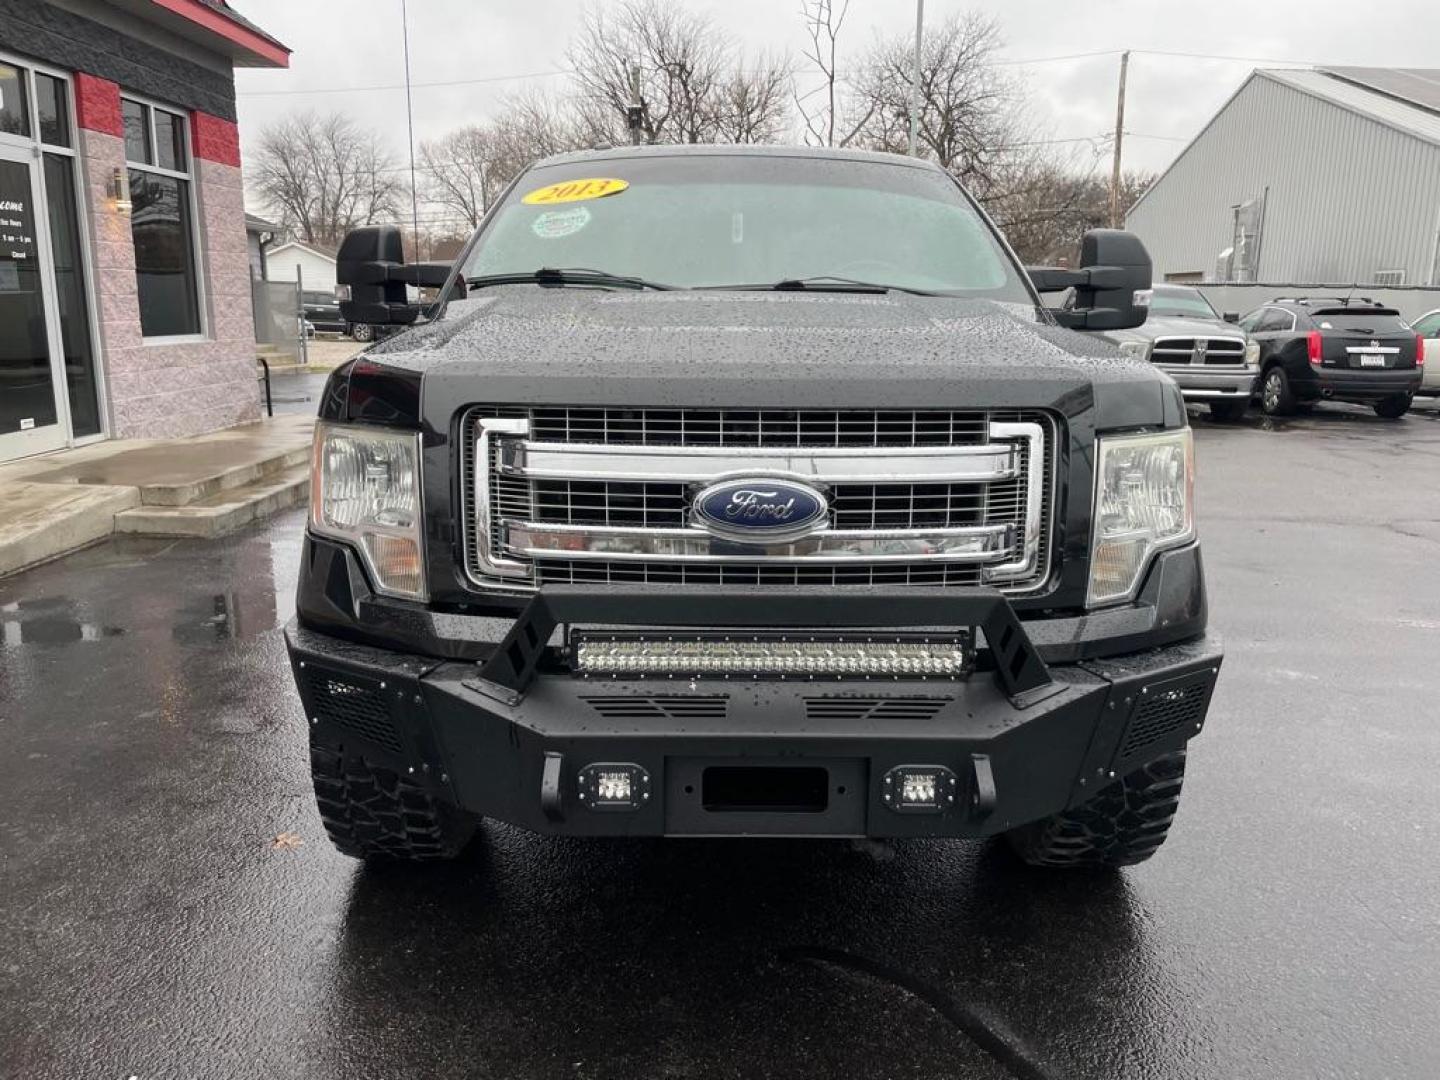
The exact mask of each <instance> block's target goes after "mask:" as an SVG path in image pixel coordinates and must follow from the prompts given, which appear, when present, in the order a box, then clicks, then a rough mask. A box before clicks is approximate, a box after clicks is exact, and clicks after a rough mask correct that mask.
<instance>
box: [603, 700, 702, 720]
mask: <svg viewBox="0 0 1440 1080" xmlns="http://www.w3.org/2000/svg"><path fill="white" fill-rule="evenodd" d="M580 700H581V701H583V702H585V703H586V704H587V705H589V706H590V707H591V708H592V709H594V710H595V711H596V712H597V713H599V714H600V715H601V716H603V717H604V718H605V719H606V720H723V719H725V714H726V710H727V707H728V705H729V700H728V699H727V698H724V697H720V696H711V697H702V696H699V695H679V694H677V695H673V696H668V697H619V696H617V697H584V698H581V699H580Z"/></svg>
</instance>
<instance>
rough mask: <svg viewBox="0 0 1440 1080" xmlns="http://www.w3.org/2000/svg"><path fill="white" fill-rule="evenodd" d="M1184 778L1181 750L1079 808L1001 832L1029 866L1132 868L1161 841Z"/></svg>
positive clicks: (1153, 763)
mask: <svg viewBox="0 0 1440 1080" xmlns="http://www.w3.org/2000/svg"><path fill="white" fill-rule="evenodd" d="M1184 778H1185V751H1183V750H1181V751H1179V752H1177V753H1174V754H1165V755H1164V756H1162V757H1158V758H1156V759H1155V760H1153V761H1150V762H1147V763H1146V764H1144V765H1142V766H1141V767H1140V768H1138V769H1136V770H1135V771H1134V772H1131V773H1128V774H1127V775H1125V776H1123V777H1121V778H1120V779H1119V780H1116V781H1115V782H1114V783H1113V784H1109V785H1107V786H1106V787H1104V788H1102V789H1101V790H1100V791H1099V792H1098V793H1097V794H1096V795H1095V797H1094V798H1093V799H1091V800H1090V801H1089V802H1087V803H1084V804H1083V805H1081V806H1077V807H1074V808H1072V809H1070V810H1066V811H1063V812H1062V813H1059V814H1054V815H1052V816H1051V817H1048V818H1042V819H1041V820H1040V821H1035V822H1032V823H1030V824H1029V825H1022V826H1021V827H1020V828H1018V829H1012V830H1010V831H1009V832H1007V833H1006V834H1005V839H1006V840H1007V841H1008V842H1009V844H1010V847H1011V848H1012V849H1013V850H1014V851H1015V853H1016V854H1017V855H1019V856H1020V858H1021V859H1023V860H1024V861H1025V862H1027V863H1029V864H1030V865H1031V866H1051V867H1071V868H1074V867H1096V866H1134V865H1135V864H1136V863H1141V862H1144V861H1145V860H1146V859H1148V858H1150V856H1151V855H1154V854H1155V852H1156V851H1157V850H1158V849H1159V847H1160V845H1161V844H1163V843H1164V842H1165V835H1166V833H1168V832H1169V830H1170V823H1171V822H1172V821H1174V820H1175V811H1176V810H1178V809H1179V808H1180V785H1181V783H1182V782H1183V780H1184Z"/></svg>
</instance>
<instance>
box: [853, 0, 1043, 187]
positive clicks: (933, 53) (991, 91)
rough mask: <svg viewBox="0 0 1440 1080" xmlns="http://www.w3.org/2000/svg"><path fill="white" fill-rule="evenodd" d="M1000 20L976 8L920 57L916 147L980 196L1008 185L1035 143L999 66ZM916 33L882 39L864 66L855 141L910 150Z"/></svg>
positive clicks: (928, 41)
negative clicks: (996, 56) (914, 40)
mask: <svg viewBox="0 0 1440 1080" xmlns="http://www.w3.org/2000/svg"><path fill="white" fill-rule="evenodd" d="M1000 46H1001V40H1000V30H999V24H998V23H996V21H995V20H994V19H992V18H990V17H987V16H983V15H979V14H976V13H973V12H972V13H968V14H962V15H954V16H951V17H950V18H949V19H947V20H945V21H944V22H943V23H941V24H940V25H939V26H937V27H935V28H934V29H932V30H930V31H929V32H928V33H927V34H926V36H925V40H924V43H923V46H922V49H921V56H920V116H919V130H918V135H917V145H918V147H919V148H920V150H921V151H922V152H923V153H924V154H925V156H927V157H929V158H931V159H932V160H934V161H936V162H938V163H939V164H940V165H941V166H942V167H943V168H945V169H946V170H948V171H949V172H951V173H953V174H954V175H955V176H956V177H958V178H959V179H960V180H961V181H962V182H963V183H964V184H965V185H966V186H967V187H968V188H969V189H970V190H971V191H972V192H974V193H975V194H976V196H977V197H978V198H980V199H981V200H982V201H984V200H987V199H989V198H993V197H998V196H999V195H1001V194H1003V192H1004V191H1005V190H1006V189H1007V187H1008V186H1009V184H1010V182H1011V181H1012V180H1013V177H1012V176H1011V175H1010V174H1011V173H1012V172H1014V171H1015V169H1016V167H1017V166H1020V165H1023V164H1026V163H1027V162H1026V159H1027V158H1031V157H1033V154H1029V153H1026V151H1028V150H1030V149H1031V148H1032V147H1033V143H1032V142H1031V141H1030V139H1029V133H1028V131H1027V126H1026V122H1025V118H1024V117H1025V110H1024V97H1023V94H1022V92H1021V87H1020V84H1019V83H1018V82H1017V81H1015V80H1014V79H1012V78H1011V77H1009V76H1007V75H1005V74H1003V73H1002V72H1001V71H1000V70H999V69H998V68H997V67H996V66H995V64H994V62H993V60H994V54H995V52H996V50H998V49H999V48H1000ZM912 49H913V45H912V39H911V38H909V37H908V36H901V37H892V38H886V39H882V40H880V41H877V42H876V43H875V44H874V46H872V48H871V50H870V52H869V54H868V55H867V56H866V57H865V58H864V60H863V61H862V63H861V64H860V71H859V77H858V80H857V83H856V86H855V95H854V97H855V100H854V102H853V104H852V110H853V111H854V112H855V113H856V116H855V117H854V118H853V119H854V121H855V122H856V123H858V126H859V129H860V130H859V133H858V135H857V137H856V140H855V141H856V142H857V143H858V144H860V145H862V146H866V147H869V148H870V149H875V150H888V151H890V152H892V153H905V151H906V148H907V142H908V137H909V125H910V118H909V116H910V82H911V74H912V64H913V52H912Z"/></svg>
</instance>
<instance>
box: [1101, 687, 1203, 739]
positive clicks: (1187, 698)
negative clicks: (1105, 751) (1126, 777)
mask: <svg viewBox="0 0 1440 1080" xmlns="http://www.w3.org/2000/svg"><path fill="white" fill-rule="evenodd" d="M1209 689H1210V685H1209V683H1208V682H1205V681H1197V682H1192V683H1190V684H1189V685H1188V686H1176V687H1173V688H1171V689H1168V690H1161V691H1159V692H1158V693H1157V692H1154V691H1152V692H1151V693H1150V694H1149V695H1148V696H1147V697H1146V698H1145V703H1144V704H1143V705H1141V706H1140V710H1139V712H1137V713H1136V714H1135V719H1134V720H1132V721H1130V730H1129V731H1127V732H1126V733H1125V743H1124V745H1123V746H1121V747H1120V756H1121V757H1122V758H1124V757H1129V756H1130V755H1131V754H1134V753H1136V752H1137V751H1140V750H1143V749H1144V748H1145V747H1147V746H1149V745H1150V744H1151V743H1156V742H1159V741H1160V740H1161V739H1163V738H1165V736H1167V735H1169V734H1171V733H1173V732H1176V731H1178V730H1180V729H1181V728H1182V727H1187V726H1189V727H1193V726H1194V725H1195V724H1196V723H1198V722H1199V720H1200V717H1201V716H1202V715H1203V714H1204V712H1205V696H1206V694H1207V693H1208V692H1209Z"/></svg>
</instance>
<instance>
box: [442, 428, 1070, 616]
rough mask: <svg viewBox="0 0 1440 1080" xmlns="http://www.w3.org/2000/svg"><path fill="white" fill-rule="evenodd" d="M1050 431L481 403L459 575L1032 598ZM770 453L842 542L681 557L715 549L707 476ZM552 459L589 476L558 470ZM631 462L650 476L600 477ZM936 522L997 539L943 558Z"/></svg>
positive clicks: (1047, 493) (524, 581)
mask: <svg viewBox="0 0 1440 1080" xmlns="http://www.w3.org/2000/svg"><path fill="white" fill-rule="evenodd" d="M1057 430H1058V425H1057V422H1056V421H1055V420H1054V419H1053V418H1052V417H1051V416H1050V415H1049V414H1048V413H1044V412H1041V411H1038V410H1014V409H1007V410H984V409H972V410H934V411H926V410H801V411H797V410H754V409H751V410H739V409H728V410H715V409H708V410H673V409H668V410H655V409H616V408H564V407H535V408H529V409H526V408H484V407H476V408H473V409H471V410H470V411H469V412H468V413H467V414H466V415H465V417H464V419H463V421H462V424H461V434H462V437H461V451H460V452H461V461H460V466H461V477H462V484H463V491H464V499H465V506H464V513H465V536H466V551H465V556H466V570H467V574H468V576H469V578H470V580H471V582H472V583H474V584H475V585H477V586H480V587H484V588H502V589H516V590H521V591H524V590H528V589H532V588H534V587H535V586H537V585H544V584H561V583H563V584H581V583H611V582H628V583H644V584H678V585H687V584H719V585H781V586H800V585H805V586H808V585H814V586H818V587H835V586H864V585H885V584H895V585H930V586H952V587H953V586H976V585H982V584H987V585H993V586H995V587H997V588H1002V589H1005V590H1006V591H1011V592H1022V591H1032V590H1034V589H1035V588H1037V587H1039V586H1040V585H1042V584H1043V583H1044V582H1045V581H1046V580H1047V579H1048V577H1049V573H1050V568H1051V528H1052V520H1053V516H1054V506H1053V501H1054V488H1055V484H1054V470H1055V454H1056V452H1057V446H1058V438H1057ZM612 448H613V449H612ZM701 448H703V449H701ZM732 449H733V451H734V454H731V453H728V451H731V450H732ZM796 450H798V451H800V453H798V454H796V453H793V451H796ZM811 450H813V451H816V452H817V453H815V454H814V455H811V454H809V453H807V451H811ZM851 450H854V451H856V453H853V454H852V453H849V451H851ZM867 450H873V451H875V454H873V455H867V454H866V453H865V451H867ZM571 451H576V452H575V453H572V452H571ZM907 451H910V452H909V453H907ZM827 453H828V456H827ZM777 461H783V462H784V466H785V467H784V468H783V469H774V470H773V471H780V472H784V473H785V474H786V475H794V476H796V477H797V479H803V480H805V481H806V482H807V483H811V484H813V485H815V486H816V487H819V488H821V489H822V490H823V491H824V492H825V494H826V496H827V497H828V500H829V520H828V523H827V529H828V531H830V532H834V533H842V532H843V533H844V539H845V541H846V542H847V543H848V542H849V541H853V542H854V545H853V550H852V549H849V548H847V549H846V550H844V551H841V552H838V553H836V552H834V551H831V552H830V553H828V554H826V556H825V557H824V558H816V557H813V556H814V553H813V552H809V551H797V550H796V549H795V548H794V547H792V546H786V547H785V548H783V549H779V548H774V547H769V548H767V547H754V548H750V547H737V545H735V544H733V543H729V544H714V545H713V550H708V551H705V552H704V553H702V554H694V553H693V552H691V551H690V550H689V548H693V547H694V546H696V544H697V543H699V544H704V543H706V542H708V541H709V537H708V535H707V534H705V533H704V532H703V530H700V529H698V527H695V526H693V525H691V524H690V503H691V500H692V498H693V496H694V493H695V491H696V490H697V489H698V488H699V487H702V486H704V483H706V482H707V479H708V478H707V476H706V475H702V474H704V472H705V470H706V469H709V468H713V469H715V470H718V471H719V473H720V474H724V475H733V474H734V473H735V472H737V471H738V472H739V473H740V474H741V475H743V474H744V473H745V472H746V471H749V470H750V469H751V468H753V469H754V471H755V472H756V473H757V474H764V473H765V472H766V471H767V464H768V465H771V466H773V465H774V463H775V462H777ZM712 462H713V463H714V464H713V465H712V464H711V463H712ZM672 465H673V471H674V472H675V473H676V474H678V475H670V474H669V472H668V471H667V470H669V469H670V467H671V466H672ZM560 466H565V467H572V468H573V469H574V471H575V472H579V473H583V474H585V475H555V473H556V472H557V469H558V471H561V472H563V471H564V468H560ZM642 466H643V471H644V473H645V475H644V476H643V477H639V476H633V475H599V476H597V475H595V474H596V473H600V474H604V473H625V471H626V469H627V468H635V467H642ZM857 468H858V469H859V471H861V472H863V473H864V475H863V476H856V475H854V473H855V472H856V470H857ZM892 469H893V472H894V475H886V474H887V472H889V471H890V470H892ZM837 470H838V471H837ZM847 470H848V471H847ZM987 470H990V472H989V473H987ZM827 472H828V473H829V476H827ZM841 473H843V474H844V475H841ZM831 477H834V478H833V479H832V478H831ZM522 527H523V528H522ZM660 530H663V531H664V538H672V537H673V538H681V539H683V540H685V541H686V542H687V553H686V555H685V556H684V557H667V555H666V549H665V547H664V544H663V543H657V541H656V534H657V531H660ZM940 530H949V535H954V534H956V533H964V532H975V533H983V534H985V535H986V536H987V537H988V538H989V539H988V540H987V543H990V544H991V546H990V547H987V549H986V550H985V551H984V552H983V553H979V554H974V555H967V556H960V557H957V556H955V555H952V554H946V553H945V550H946V549H942V548H939V547H935V546H933V545H931V546H927V543H928V542H929V541H930V540H932V539H933V538H934V537H935V536H936V535H937V531H940ZM535 532H542V533H544V534H545V536H546V537H547V543H548V544H549V545H550V546H549V547H546V548H545V549H544V550H543V551H536V550H534V549H533V548H525V549H524V550H520V548H521V547H522V546H523V545H521V544H518V543H512V540H513V538H514V536H515V535H526V534H527V533H535ZM870 534H874V535H870ZM557 537H558V538H559V539H558V540H557ZM572 538H573V544H574V547H573V550H567V546H568V545H569V544H570V543H571V540H572ZM1001 538H1003V542H1002V540H1001Z"/></svg>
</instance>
